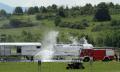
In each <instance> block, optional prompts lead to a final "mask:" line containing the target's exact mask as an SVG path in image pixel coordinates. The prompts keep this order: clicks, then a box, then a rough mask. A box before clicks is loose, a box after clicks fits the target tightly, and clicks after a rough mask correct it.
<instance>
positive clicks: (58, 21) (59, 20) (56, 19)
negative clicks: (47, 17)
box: [54, 17, 62, 26]
mask: <svg viewBox="0 0 120 72" xmlns="http://www.w3.org/2000/svg"><path fill="white" fill-rule="evenodd" d="M61 22H62V20H61V18H60V17H56V18H55V21H54V23H55V26H59V24H60V23H61Z"/></svg>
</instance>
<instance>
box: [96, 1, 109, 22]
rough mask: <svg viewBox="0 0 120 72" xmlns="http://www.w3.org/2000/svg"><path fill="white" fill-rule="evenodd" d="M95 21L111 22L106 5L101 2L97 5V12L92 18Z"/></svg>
mask: <svg viewBox="0 0 120 72" xmlns="http://www.w3.org/2000/svg"><path fill="white" fill-rule="evenodd" d="M94 20H95V21H109V20H111V16H110V14H109V9H108V7H107V5H106V3H104V2H102V3H100V4H98V6H97V11H96V13H95V16H94Z"/></svg>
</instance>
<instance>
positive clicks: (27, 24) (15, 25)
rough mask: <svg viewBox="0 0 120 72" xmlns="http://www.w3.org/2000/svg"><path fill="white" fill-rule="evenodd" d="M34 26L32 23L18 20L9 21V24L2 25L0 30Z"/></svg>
mask: <svg viewBox="0 0 120 72" xmlns="http://www.w3.org/2000/svg"><path fill="white" fill-rule="evenodd" d="M32 26H35V24H34V23H32V22H28V21H24V20H20V19H11V20H10V22H9V24H4V25H3V26H2V27H1V28H20V27H32Z"/></svg>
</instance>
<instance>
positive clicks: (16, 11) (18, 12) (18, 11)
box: [13, 7, 23, 15]
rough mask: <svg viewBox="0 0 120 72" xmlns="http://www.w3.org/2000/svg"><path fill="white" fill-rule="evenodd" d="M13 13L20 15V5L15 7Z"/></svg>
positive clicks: (21, 12)
mask: <svg viewBox="0 0 120 72" xmlns="http://www.w3.org/2000/svg"><path fill="white" fill-rule="evenodd" d="M13 14H16V15H22V14H23V9H22V7H16V8H15V10H14V12H13Z"/></svg>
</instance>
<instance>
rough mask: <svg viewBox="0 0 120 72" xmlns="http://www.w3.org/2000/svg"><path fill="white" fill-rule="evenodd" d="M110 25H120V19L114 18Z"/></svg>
mask: <svg viewBox="0 0 120 72" xmlns="http://www.w3.org/2000/svg"><path fill="white" fill-rule="evenodd" d="M110 25H111V26H120V20H112V21H111V23H110Z"/></svg>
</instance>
